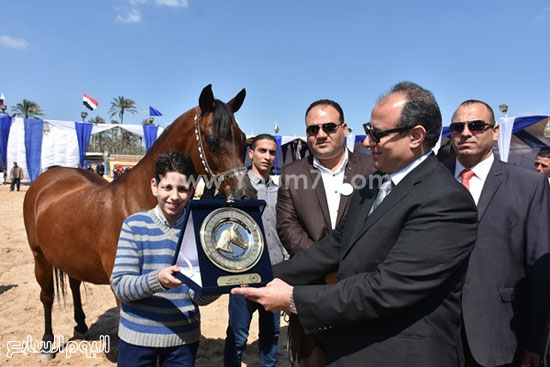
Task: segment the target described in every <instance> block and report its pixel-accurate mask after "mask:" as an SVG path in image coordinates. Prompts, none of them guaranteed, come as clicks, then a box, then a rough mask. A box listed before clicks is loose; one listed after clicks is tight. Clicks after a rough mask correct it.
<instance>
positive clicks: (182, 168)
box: [155, 152, 195, 183]
mask: <svg viewBox="0 0 550 367" xmlns="http://www.w3.org/2000/svg"><path fill="white" fill-rule="evenodd" d="M167 172H179V173H181V174H183V175H185V177H187V178H189V177H190V176H192V175H194V174H195V167H194V166H193V161H192V160H191V158H189V157H187V156H186V155H184V154H183V153H180V152H170V153H163V154H159V156H158V158H157V163H156V166H155V181H156V182H157V183H159V182H160V181H161V180H162V178H163V177H164V175H166V173H167Z"/></svg>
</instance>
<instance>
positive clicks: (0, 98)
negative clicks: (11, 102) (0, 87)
mask: <svg viewBox="0 0 550 367" xmlns="http://www.w3.org/2000/svg"><path fill="white" fill-rule="evenodd" d="M5 99H6V97H4V93H2V95H1V96H0V106H3V105H4V100H5Z"/></svg>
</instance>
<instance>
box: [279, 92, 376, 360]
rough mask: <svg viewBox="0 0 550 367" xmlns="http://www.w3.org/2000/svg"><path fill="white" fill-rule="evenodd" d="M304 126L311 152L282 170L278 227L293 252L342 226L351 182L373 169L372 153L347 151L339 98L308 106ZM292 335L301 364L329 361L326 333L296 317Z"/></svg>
mask: <svg viewBox="0 0 550 367" xmlns="http://www.w3.org/2000/svg"><path fill="white" fill-rule="evenodd" d="M305 125H306V134H307V144H308V147H309V150H310V152H311V153H312V155H311V156H309V157H306V158H304V159H301V160H299V161H296V162H293V163H291V164H289V165H287V166H285V167H284V168H283V170H282V173H281V178H280V187H279V194H278V198H277V231H278V233H279V238H280V239H281V242H282V244H283V246H285V248H286V249H287V251H288V252H289V254H290V256H294V255H296V254H298V253H300V252H302V251H305V250H307V249H308V248H310V247H311V245H312V244H313V243H314V242H315V241H318V240H320V239H322V238H323V237H325V236H326V235H328V233H329V232H330V231H331V230H333V229H335V228H336V227H337V226H338V224H339V223H340V222H341V221H342V218H343V217H344V215H345V214H346V212H347V210H348V207H349V205H350V200H351V194H352V193H353V186H352V184H354V183H357V184H361V183H362V182H363V181H364V179H365V177H366V176H368V174H369V173H370V172H371V171H372V159H371V157H370V156H367V155H365V154H359V153H352V152H349V151H348V149H346V136H347V133H348V126H347V124H346V122H345V119H344V111H343V110H342V107H341V106H340V105H339V104H338V103H337V102H335V101H332V100H329V99H321V100H318V101H315V102H313V103H312V104H311V105H310V106H309V107H308V108H307V110H306V113H305ZM327 281H329V282H330V277H329V278H327ZM332 281H334V280H332ZM319 283H323V284H324V283H325V282H324V281H321V280H320V281H319ZM289 334H290V339H291V344H292V345H291V346H292V350H293V351H294V352H295V353H296V355H297V359H298V361H299V363H300V367H309V366H313V367H316V366H324V365H325V349H326V337H325V333H324V332H317V333H313V334H310V335H306V334H305V333H304V331H303V329H302V327H301V325H300V323H299V320H298V318H297V317H295V316H294V315H291V317H290V325H289Z"/></svg>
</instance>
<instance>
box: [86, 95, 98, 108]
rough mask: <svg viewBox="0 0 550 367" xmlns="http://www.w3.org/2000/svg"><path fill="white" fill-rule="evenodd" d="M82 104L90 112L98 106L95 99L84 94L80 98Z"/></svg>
mask: <svg viewBox="0 0 550 367" xmlns="http://www.w3.org/2000/svg"><path fill="white" fill-rule="evenodd" d="M82 104H84V106H86V107H87V108H88V109H89V110H90V111H93V110H95V109H96V108H97V106H98V104H99V103H97V101H96V100H95V99H93V98H92V97H90V96H89V95H87V94H86V93H84V95H83V96H82Z"/></svg>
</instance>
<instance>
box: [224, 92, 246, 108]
mask: <svg viewBox="0 0 550 367" xmlns="http://www.w3.org/2000/svg"><path fill="white" fill-rule="evenodd" d="M244 97H246V89H244V88H243V90H241V91H240V92H239V94H237V95H236V96H235V97H233V99H232V100H231V101H229V102H227V105H228V106H229V107H231V110H233V113H235V112H237V111H238V110H239V108H241V106H242V105H243V102H244Z"/></svg>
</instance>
